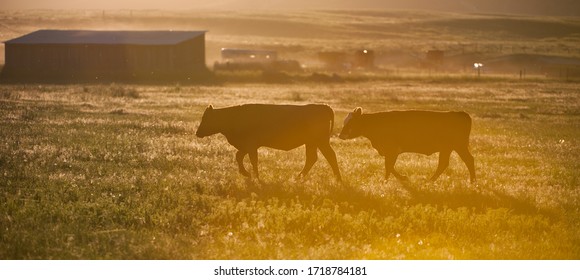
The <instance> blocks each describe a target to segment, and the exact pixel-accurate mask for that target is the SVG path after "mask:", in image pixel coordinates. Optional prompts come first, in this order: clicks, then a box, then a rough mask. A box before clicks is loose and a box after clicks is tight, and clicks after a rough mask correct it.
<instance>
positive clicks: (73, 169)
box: [0, 77, 580, 259]
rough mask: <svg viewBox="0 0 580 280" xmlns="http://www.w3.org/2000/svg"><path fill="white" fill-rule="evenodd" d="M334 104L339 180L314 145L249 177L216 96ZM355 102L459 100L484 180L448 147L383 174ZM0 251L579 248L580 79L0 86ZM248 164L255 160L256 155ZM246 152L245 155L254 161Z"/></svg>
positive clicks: (326, 254) (564, 253)
mask: <svg viewBox="0 0 580 280" xmlns="http://www.w3.org/2000/svg"><path fill="white" fill-rule="evenodd" d="M250 102H263V103H278V104H279V103H287V104H303V103H327V104H329V105H330V106H332V107H333V108H334V109H335V111H336V126H335V133H334V136H333V137H332V139H331V144H332V146H333V147H334V149H335V150H336V152H337V155H338V161H339V165H340V168H341V171H342V173H343V177H344V179H345V182H343V183H337V182H335V181H334V179H332V175H331V174H332V173H331V170H330V167H329V166H328V164H327V163H326V162H325V161H324V159H323V158H322V157H321V158H320V160H319V161H318V162H317V164H316V165H315V166H314V168H313V169H312V172H311V173H310V175H309V177H308V178H306V179H304V180H299V179H296V177H295V175H296V174H297V173H298V172H299V171H300V170H301V168H302V165H303V161H304V150H303V148H300V149H296V150H293V151H291V152H280V151H276V150H271V149H266V148H263V149H261V150H259V157H260V164H261V165H260V173H261V179H262V181H261V182H258V181H255V180H247V179H245V178H243V177H241V176H240V175H238V173H237V167H236V165H235V163H234V152H235V150H234V149H233V147H231V146H229V144H228V143H227V142H226V140H225V138H224V137H223V136H221V135H217V136H212V137H209V138H204V139H197V138H196V137H195V135H194V132H195V130H196V128H197V126H198V124H199V121H200V117H201V114H202V112H203V110H204V108H205V107H206V106H207V105H208V104H210V103H211V104H213V105H214V106H216V107H222V106H229V105H235V104H240V103H250ZM355 106H362V107H363V108H364V109H365V110H366V111H367V112H375V111H381V110H392V109H409V108H415V109H434V110H465V111H467V112H469V113H470V114H471V115H472V117H473V119H474V124H473V130H472V138H471V149H472V152H473V154H474V156H475V159H476V171H477V175H478V182H477V184H473V185H471V184H469V183H468V172H467V169H466V168H465V166H464V165H463V163H462V162H461V160H460V159H459V157H458V156H457V155H456V154H453V155H452V158H451V164H450V167H449V169H448V170H447V171H446V172H445V173H444V174H443V176H442V177H441V178H440V179H439V180H438V181H436V182H434V183H428V182H426V178H427V177H428V176H429V175H431V174H432V172H434V170H435V168H436V164H437V155H433V156H430V157H427V156H419V155H413V154H405V155H403V156H401V157H400V158H399V161H398V162H397V166H396V168H397V169H398V170H399V171H400V172H401V173H402V174H406V175H409V177H410V179H411V180H410V182H408V183H400V182H398V181H396V180H394V178H391V180H390V181H388V182H386V183H385V182H384V180H383V172H384V167H383V161H382V159H381V158H380V157H379V156H378V154H377V153H376V152H375V150H374V149H372V147H371V146H370V143H369V142H368V140H366V139H362V138H361V139H356V140H351V141H342V140H340V139H338V138H337V136H336V135H337V133H338V132H339V131H340V129H341V127H342V119H343V118H344V116H345V115H346V114H347V113H348V112H349V111H351V110H352V109H353V108H354V107H355ZM0 116H1V117H0V139H1V141H0V171H1V173H0V259H578V258H580V209H579V205H580V189H579V188H578V187H579V180H578V179H579V172H578V170H580V151H579V143H578V139H580V97H579V96H578V84H577V83H564V82H559V81H555V80H540V79H538V80H530V81H519V80H511V79H507V78H506V79H486V78H482V79H479V80H474V79H464V78H453V77H447V78H444V77H439V78H437V77H435V78H425V79H396V80H392V81H368V82H352V83H327V84H318V83H305V84H298V83H290V84H226V85H220V86H183V85H171V86H161V85H160V86H151V85H149V86H146V85H120V84H111V85H62V86H59V85H0ZM246 160H247V158H246ZM246 164H249V162H246Z"/></svg>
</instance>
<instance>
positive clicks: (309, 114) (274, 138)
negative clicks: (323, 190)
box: [195, 104, 341, 181]
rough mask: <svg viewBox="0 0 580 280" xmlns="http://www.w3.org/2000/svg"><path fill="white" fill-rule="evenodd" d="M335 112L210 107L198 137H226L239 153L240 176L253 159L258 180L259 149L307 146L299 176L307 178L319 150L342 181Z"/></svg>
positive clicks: (309, 108)
mask: <svg viewBox="0 0 580 280" xmlns="http://www.w3.org/2000/svg"><path fill="white" fill-rule="evenodd" d="M333 127H334V111H333V110H332V108H330V107H329V106H327V105H321V104H308V105H270V104H244V105H239V106H233V107H226V108H220V109H217V108H213V106H212V105H209V106H208V107H207V109H206V110H205V112H204V113H203V116H202V119H201V123H200V125H199V127H198V129H197V132H196V133H195V134H196V135H197V137H206V136H210V135H213V134H217V133H221V134H223V135H224V136H225V137H226V139H227V140H228V142H229V143H230V144H231V145H232V146H234V147H235V148H236V149H237V150H238V151H237V153H236V161H237V163H238V168H239V172H240V173H241V174H242V175H244V176H248V177H249V176H250V173H249V172H248V171H247V170H246V169H245V168H244V164H243V161H244V157H245V156H246V154H247V155H249V157H250V162H251V164H252V167H253V173H254V175H255V176H256V178H257V177H258V148H260V147H269V148H273V149H278V150H284V151H289V150H292V149H295V148H297V147H300V146H302V145H305V147H306V163H305V165H304V168H303V169H302V171H301V172H300V174H299V175H301V176H306V175H307V174H308V172H309V171H310V169H311V168H312V166H313V165H314V163H315V162H316V161H317V159H318V150H320V152H322V155H324V157H325V158H326V160H327V161H328V163H329V164H330V167H331V168H332V171H333V172H334V175H335V176H336V178H337V180H339V181H340V180H341V176H340V171H339V169H338V163H337V160H336V154H335V152H334V150H333V149H332V147H331V146H330V135H331V133H332V129H333Z"/></svg>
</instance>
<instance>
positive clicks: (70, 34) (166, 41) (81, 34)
mask: <svg viewBox="0 0 580 280" xmlns="http://www.w3.org/2000/svg"><path fill="white" fill-rule="evenodd" d="M205 32H206V31H93V30H38V31H35V32H32V33H29V34H26V35H24V36H21V37H18V38H15V39H12V40H8V41H6V42H4V43H5V44H95V45H175V44H179V43H181V42H183V41H187V40H189V39H193V38H195V37H197V36H201V35H203V34H205Z"/></svg>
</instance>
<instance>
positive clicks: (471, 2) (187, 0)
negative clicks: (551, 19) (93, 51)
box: [0, 0, 580, 16]
mask: <svg viewBox="0 0 580 280" xmlns="http://www.w3.org/2000/svg"><path fill="white" fill-rule="evenodd" d="M0 8H1V9H167V10H175V9H180V10H181V9H186V10H192V9H230V10H231V9H250V10H251V9H269V10H282V9H302V10H306V9H356V8H359V9H425V10H441V11H454V12H472V13H524V14H546V15H576V16H578V15H580V1H578V0H356V1H353V0H314V1H313V0H162V1H159V0H0Z"/></svg>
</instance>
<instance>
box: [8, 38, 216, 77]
mask: <svg viewBox="0 0 580 280" xmlns="http://www.w3.org/2000/svg"><path fill="white" fill-rule="evenodd" d="M4 44H5V56H6V57H5V66H4V69H3V76H5V77H10V78H16V79H27V80H34V79H59V80H62V79H64V80H77V79H90V80H99V79H101V80H111V79H113V80H119V79H121V80H122V79H145V80H148V79H182V78H195V76H196V75H200V74H201V73H202V72H205V71H206V65H205V31H88V30H39V31H36V32H32V33H30V34H27V35H24V36H22V37H19V38H15V39H12V40H9V41H6V42H4Z"/></svg>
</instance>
